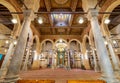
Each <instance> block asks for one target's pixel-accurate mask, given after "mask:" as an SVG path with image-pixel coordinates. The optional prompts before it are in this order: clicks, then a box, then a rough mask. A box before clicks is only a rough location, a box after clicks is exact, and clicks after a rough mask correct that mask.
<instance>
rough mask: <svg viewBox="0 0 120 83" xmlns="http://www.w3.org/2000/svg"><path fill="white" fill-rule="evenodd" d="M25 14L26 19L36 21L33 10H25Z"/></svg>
mask: <svg viewBox="0 0 120 83" xmlns="http://www.w3.org/2000/svg"><path fill="white" fill-rule="evenodd" d="M23 14H24V17H25V18H30V19H31V20H34V18H35V14H34V11H33V10H31V9H28V10H24V12H23Z"/></svg>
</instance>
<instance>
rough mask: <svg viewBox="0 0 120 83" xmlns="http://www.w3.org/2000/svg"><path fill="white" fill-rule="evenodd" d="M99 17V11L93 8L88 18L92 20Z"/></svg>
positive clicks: (89, 11)
mask: <svg viewBox="0 0 120 83" xmlns="http://www.w3.org/2000/svg"><path fill="white" fill-rule="evenodd" d="M97 16H98V10H97V9H94V8H91V9H89V10H88V14H87V18H88V20H91V18H92V17H97Z"/></svg>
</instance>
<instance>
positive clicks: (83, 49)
mask: <svg viewBox="0 0 120 83" xmlns="http://www.w3.org/2000/svg"><path fill="white" fill-rule="evenodd" d="M87 39H88V41H89V44H91V41H90V38H89V36H88V35H84V37H83V41H82V50H81V51H82V53H83V54H84V53H85V52H86V41H87Z"/></svg>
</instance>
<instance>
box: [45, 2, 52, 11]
mask: <svg viewBox="0 0 120 83" xmlns="http://www.w3.org/2000/svg"><path fill="white" fill-rule="evenodd" d="M44 2H45V6H46V9H47V11H48V12H50V9H51V4H50V0H44Z"/></svg>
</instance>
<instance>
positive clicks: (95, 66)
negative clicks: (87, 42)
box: [92, 50, 100, 72]
mask: <svg viewBox="0 0 120 83" xmlns="http://www.w3.org/2000/svg"><path fill="white" fill-rule="evenodd" d="M92 52H93V58H94V70H95V72H100V69H99V66H98V62H97V60H96V55H95V50H93V51H92Z"/></svg>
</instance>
